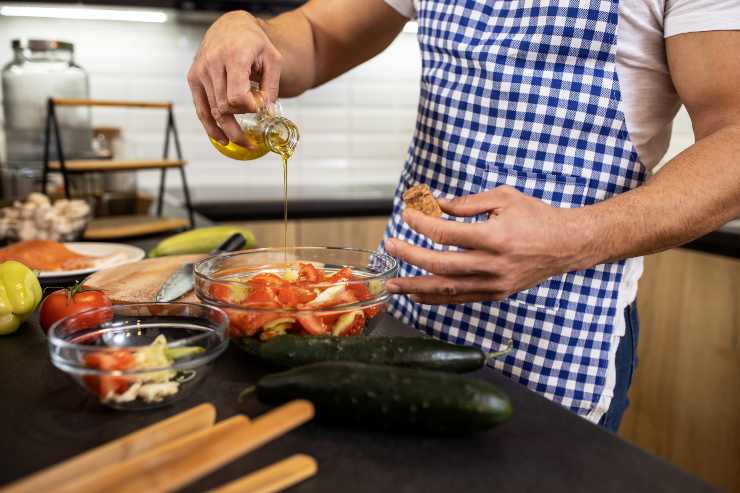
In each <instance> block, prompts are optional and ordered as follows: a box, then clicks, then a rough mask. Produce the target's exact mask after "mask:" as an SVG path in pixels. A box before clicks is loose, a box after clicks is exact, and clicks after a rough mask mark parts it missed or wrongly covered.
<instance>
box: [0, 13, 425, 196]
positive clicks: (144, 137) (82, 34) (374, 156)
mask: <svg viewBox="0 0 740 493" xmlns="http://www.w3.org/2000/svg"><path fill="white" fill-rule="evenodd" d="M205 29H206V26H193V25H185V24H181V23H178V22H176V21H168V22H167V23H165V24H141V23H128V22H89V21H68V20H53V19H27V18H7V17H0V63H2V62H5V61H8V60H10V59H11V55H12V51H11V48H10V42H11V40H12V39H14V38H18V37H27V38H33V37H38V38H55V39H61V40H67V41H71V42H73V43H74V44H75V49H76V59H77V62H78V63H79V64H80V65H81V66H82V67H84V68H85V69H86V70H87V71H88V73H89V74H90V85H91V96H92V97H93V98H109V99H112V98H115V99H139V100H142V99H143V100H163V101H173V102H174V103H175V105H176V106H175V108H176V113H175V118H176V121H177V124H178V130H179V131H180V137H181V140H182V144H183V152H184V154H185V158H186V159H187V160H188V161H189V162H190V166H189V168H188V177H189V178H190V181H191V184H192V186H193V187H198V186H202V185H219V184H225V183H226V184H231V185H233V184H235V183H244V184H245V185H257V184H275V185H277V184H279V183H281V179H282V178H281V175H280V167H279V166H278V160H277V157H276V156H268V157H265V158H262V159H260V160H258V161H254V162H248V164H242V163H237V162H235V161H232V160H230V159H227V158H224V157H222V156H221V155H220V154H218V153H217V152H216V151H215V150H214V149H213V148H212V147H211V145H210V143H209V142H208V139H207V138H206V136H205V133H204V132H203V130H202V128H201V126H200V123H199V122H198V120H197V118H196V116H195V112H194V110H193V105H192V102H191V99H190V91H189V89H188V86H187V83H186V80H185V74H186V73H187V70H188V68H189V66H190V62H191V60H192V59H193V56H194V55H195V52H196V49H197V47H198V45H199V43H200V40H201V37H202V36H203V33H204V31H205ZM419 68H420V59H419V55H418V48H417V45H416V39H415V37H414V35H412V34H402V35H400V36H399V37H398V39H397V40H396V41H395V42H394V43H393V44H392V45H391V46H390V47H389V48H388V49H387V50H386V51H385V52H384V53H382V54H381V55H380V56H378V57H376V58H375V59H373V60H371V61H370V62H368V63H366V64H365V65H363V66H362V67H359V68H357V69H355V70H354V71H352V72H350V73H348V74H345V75H344V76H342V77H340V78H338V79H336V80H334V81H332V82H330V83H328V84H325V85H324V86H322V87H319V88H317V89H315V90H312V91H310V92H307V93H305V94H304V95H302V96H300V97H298V98H293V99H286V100H283V101H282V103H283V106H284V110H285V113H286V115H287V116H288V117H290V118H291V119H293V120H294V121H296V123H297V124H298V126H299V128H300V129H301V139H302V140H301V143H300V145H299V148H298V151H297V152H296V155H295V157H294V159H293V160H292V171H291V175H290V178H291V181H292V182H293V183H296V184H298V183H300V184H311V183H318V184H322V185H324V184H342V183H348V182H350V180H351V182H353V183H355V182H357V180H361V181H363V182H366V183H378V184H388V185H389V186H391V187H392V185H393V183H395V181H396V180H397V179H398V173H399V171H400V169H401V166H402V165H403V161H404V159H405V155H406V149H407V147H408V144H409V140H410V137H411V132H412V130H413V125H414V121H415V116H416V103H417V98H418V77H419ZM93 118H94V123H95V124H96V125H115V126H121V127H122V128H123V130H124V134H123V135H124V139H125V149H126V157H129V158H132V159H141V158H149V157H154V158H156V157H159V155H160V153H161V152H162V151H161V149H162V139H163V135H164V122H165V115H164V114H163V113H159V112H154V111H150V110H120V109H107V108H104V109H101V108H96V109H95V110H94V112H93ZM139 180H140V181H139V183H140V184H142V185H144V186H148V185H152V184H154V183H155V182H156V180H157V175H156V173H142V174H140V179H139ZM168 184H169V185H177V184H178V180H176V179H174V178H173V179H170V180H169V181H168Z"/></svg>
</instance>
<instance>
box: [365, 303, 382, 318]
mask: <svg viewBox="0 0 740 493" xmlns="http://www.w3.org/2000/svg"><path fill="white" fill-rule="evenodd" d="M382 308H383V307H382V305H380V304H377V305H374V306H371V307H369V308H365V309H364V310H363V312H365V317H367V318H373V317H374V316H376V315H377V314H378V313H380V311H381V309H382Z"/></svg>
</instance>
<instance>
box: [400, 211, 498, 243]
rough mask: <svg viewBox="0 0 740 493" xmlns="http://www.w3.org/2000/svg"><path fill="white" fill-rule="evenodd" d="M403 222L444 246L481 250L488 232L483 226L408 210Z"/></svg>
mask: <svg viewBox="0 0 740 493" xmlns="http://www.w3.org/2000/svg"><path fill="white" fill-rule="evenodd" d="M403 220H404V221H405V222H406V224H408V226H409V227H410V228H411V229H413V230H414V231H416V232H418V233H421V234H423V235H424V236H426V237H427V238H429V239H431V240H432V241H434V242H435V243H440V244H442V245H455V246H461V247H464V248H479V247H480V246H482V245H483V243H484V241H483V240H484V238H485V233H486V231H485V230H484V227H483V225H482V224H475V223H473V224H469V223H461V222H457V221H448V220H446V219H442V218H439V217H432V216H427V215H426V214H423V213H421V212H419V211H416V210H414V209H406V210H405V211H404V213H403Z"/></svg>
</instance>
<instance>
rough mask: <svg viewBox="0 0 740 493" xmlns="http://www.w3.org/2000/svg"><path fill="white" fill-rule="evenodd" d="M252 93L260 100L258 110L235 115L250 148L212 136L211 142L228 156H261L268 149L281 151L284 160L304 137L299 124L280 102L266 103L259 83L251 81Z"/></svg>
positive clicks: (247, 159) (237, 157)
mask: <svg viewBox="0 0 740 493" xmlns="http://www.w3.org/2000/svg"><path fill="white" fill-rule="evenodd" d="M251 93H252V96H253V97H254V100H255V101H256V102H257V108H258V110H257V112H256V113H244V114H240V115H234V118H235V119H236V122H237V123H238V124H239V126H240V127H241V128H242V130H243V131H244V138H245V139H246V141H247V142H248V144H249V148H245V147H242V146H240V145H238V144H235V143H234V142H229V143H228V144H227V145H222V144H220V143H219V142H218V141H217V140H215V139H211V144H213V146H214V147H215V148H216V149H217V150H218V151H219V152H220V153H221V154H223V155H224V156H227V157H230V158H232V159H238V160H240V161H250V160H252V159H257V158H260V157H262V156H264V155H265V154H267V153H268V152H274V153H276V154H279V155H280V156H282V157H283V158H284V159H287V158H289V157H291V156H292V155H293V153H294V152H295V149H296V146H297V145H298V141H299V140H300V132H299V131H298V127H297V126H296V124H295V123H293V122H292V121H290V120H289V119H288V118H286V117H285V116H283V110H282V106H281V105H280V102H279V101H275V102H274V103H267V102H266V98H265V97H264V95H263V93H262V91H260V86H259V84H258V83H257V82H254V81H253V82H252V83H251Z"/></svg>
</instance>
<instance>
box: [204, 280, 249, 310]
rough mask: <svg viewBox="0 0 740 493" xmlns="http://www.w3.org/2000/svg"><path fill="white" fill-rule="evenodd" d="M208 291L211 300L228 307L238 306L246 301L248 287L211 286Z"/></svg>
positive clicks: (233, 285)
mask: <svg viewBox="0 0 740 493" xmlns="http://www.w3.org/2000/svg"><path fill="white" fill-rule="evenodd" d="M210 291H211V296H212V297H213V298H215V299H217V300H219V301H223V302H224V303H228V304H230V305H238V304H239V303H241V302H243V301H244V300H245V299H246V297H247V294H248V293H249V287H248V286H245V285H239V284H229V285H225V284H212V285H211V288H210Z"/></svg>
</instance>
